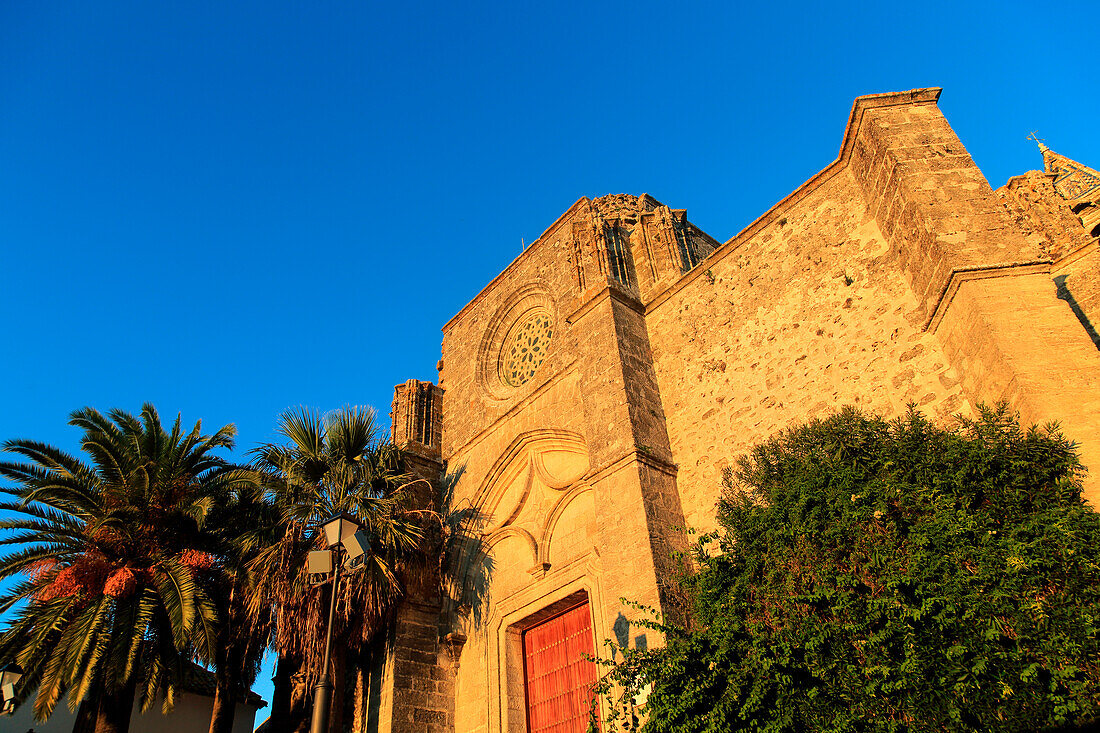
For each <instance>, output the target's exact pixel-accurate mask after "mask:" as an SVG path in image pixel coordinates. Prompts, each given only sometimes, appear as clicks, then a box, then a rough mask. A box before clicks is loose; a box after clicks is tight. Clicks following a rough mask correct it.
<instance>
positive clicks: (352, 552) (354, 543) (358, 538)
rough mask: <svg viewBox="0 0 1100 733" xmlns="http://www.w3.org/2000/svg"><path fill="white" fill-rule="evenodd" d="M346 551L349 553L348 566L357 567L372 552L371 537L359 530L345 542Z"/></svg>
mask: <svg viewBox="0 0 1100 733" xmlns="http://www.w3.org/2000/svg"><path fill="white" fill-rule="evenodd" d="M344 549H345V550H347V553H348V566H349V567H355V566H356V565H359V564H360V563H362V562H363V559H362V558H363V556H364V555H366V554H367V551H368V550H370V536H369V535H368V534H367V533H366V532H365V531H363V530H359V531H358V532H356V533H355V534H353V535H352V536H351V537H348V538H347V539H345V540H344Z"/></svg>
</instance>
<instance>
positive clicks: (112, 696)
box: [95, 679, 137, 733]
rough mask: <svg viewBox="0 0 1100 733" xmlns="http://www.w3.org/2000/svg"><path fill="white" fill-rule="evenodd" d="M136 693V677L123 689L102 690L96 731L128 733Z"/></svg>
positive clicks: (102, 732)
mask: <svg viewBox="0 0 1100 733" xmlns="http://www.w3.org/2000/svg"><path fill="white" fill-rule="evenodd" d="M136 694H137V680H136V679H133V680H131V681H130V682H127V683H126V685H125V686H123V688H122V689H121V690H115V691H113V692H105V691H104V692H102V693H101V695H100V698H99V712H98V713H97V714H96V719H95V733H128V731H129V730H130V713H132V712H133V710H134V697H135V696H136Z"/></svg>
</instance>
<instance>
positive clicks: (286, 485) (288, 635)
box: [251, 407, 425, 731]
mask: <svg viewBox="0 0 1100 733" xmlns="http://www.w3.org/2000/svg"><path fill="white" fill-rule="evenodd" d="M277 430H278V432H279V433H280V434H281V435H282V436H283V437H284V438H286V439H287V443H286V444H283V445H279V444H267V445H263V446H260V447H259V448H257V449H256V450H255V451H254V456H255V461H254V465H255V467H256V469H257V470H258V471H260V472H262V474H263V475H264V476H265V485H266V487H267V490H268V496H269V499H270V501H271V502H272V504H273V505H274V506H275V507H276V508H277V510H278V512H279V514H280V517H281V523H280V532H279V538H278V540H277V541H276V542H274V543H272V544H271V545H270V546H268V547H267V548H265V549H264V550H263V551H261V552H260V553H259V555H258V556H257V558H256V560H255V561H254V562H253V564H252V574H253V578H254V583H255V589H254V590H255V592H254V594H253V598H252V605H251V611H252V612H253V613H260V612H262V611H264V610H265V609H266V610H269V611H270V613H271V618H272V637H271V645H272V648H273V649H274V651H276V652H277V654H278V662H277V667H276V688H275V695H274V698H273V700H272V707H271V721H272V723H273V724H274V725H275V728H274V729H273V730H276V731H289V730H293V729H294V728H295V727H297V726H298V725H300V724H301V723H302V722H303V721H304V717H305V714H306V709H307V707H308V698H307V695H308V692H307V691H308V690H309V689H310V688H311V687H312V683H313V682H314V681H316V679H317V678H318V677H319V675H320V674H321V673H322V670H321V658H322V649H321V635H320V633H319V630H320V629H322V628H323V619H325V618H326V617H327V615H326V612H327V603H328V597H329V596H328V594H327V593H324V594H322V593H320V592H318V591H316V590H314V589H311V588H310V586H309V582H308V577H307V575H306V571H305V560H306V555H307V553H308V552H309V551H310V550H314V549H319V548H320V547H321V546H322V540H321V538H320V533H319V527H320V524H321V523H322V522H324V520H325V519H327V518H328V517H330V516H332V515H334V514H338V513H347V514H350V515H352V516H353V517H355V518H356V519H357V520H358V521H359V523H360V525H361V526H362V527H363V528H364V530H365V531H366V532H367V533H368V535H369V536H370V537H371V547H370V551H369V552H367V553H366V555H364V557H363V564H362V565H361V566H360V567H359V569H358V570H357V572H355V573H354V574H352V575H350V576H349V577H348V578H347V580H346V581H345V582H343V583H342V584H341V585H340V588H339V589H338V592H337V594H336V599H335V602H336V604H337V606H336V618H335V628H334V630H333V637H334V639H335V640H336V642H335V643H334V649H336V650H341V651H342V652H346V651H347V650H349V649H350V650H351V651H352V652H353V653H354V652H356V651H358V650H360V649H361V648H362V647H363V646H364V645H365V644H366V642H368V641H369V640H370V639H371V638H372V637H373V636H374V633H375V631H377V629H378V628H379V627H380V626H381V623H382V620H383V619H384V617H385V615H386V613H387V612H388V610H389V609H390V608H391V607H392V606H393V604H394V603H395V602H396V601H397V600H398V599H399V598H400V597H401V591H402V585H401V582H400V580H399V577H398V572H399V569H400V567H401V565H402V564H403V563H405V562H406V561H407V559H408V558H410V557H413V556H415V555H416V554H417V551H418V550H419V549H420V544H421V542H422V540H423V539H424V534H425V533H424V529H423V525H424V521H423V520H424V513H423V512H418V511H417V510H416V508H413V507H411V506H409V504H408V496H407V494H406V492H404V491H402V490H400V489H397V488H395V487H398V485H399V484H400V483H401V481H402V479H403V478H404V477H403V476H402V475H401V473H400V470H399V466H400V454H399V452H398V451H397V450H396V449H395V448H394V447H393V445H392V444H389V443H387V442H384V441H383V440H382V439H381V438H380V436H379V432H378V429H377V427H376V425H375V422H374V411H373V410H371V409H370V408H358V407H345V408H343V409H341V410H338V411H336V412H334V413H331V414H329V415H327V416H325V417H321V416H320V415H319V414H318V413H316V412H313V411H310V410H306V409H297V410H289V411H287V412H285V413H283V415H281V416H280V418H279V421H278V427H277ZM346 659H347V657H346V654H345V653H337V654H334V655H333V667H334V670H335V676H336V684H335V695H334V699H333V705H332V710H333V716H332V722H331V725H332V729H333V730H341V729H342V728H341V725H342V722H341V721H342V714H343V701H342V693H343V689H344V685H343V684H342V676H343V668H344V663H345V661H346ZM292 675H294V676H296V677H297V678H298V679H299V680H300V683H299V685H298V687H297V692H296V694H293V693H292V691H291V689H290V678H291V676H292Z"/></svg>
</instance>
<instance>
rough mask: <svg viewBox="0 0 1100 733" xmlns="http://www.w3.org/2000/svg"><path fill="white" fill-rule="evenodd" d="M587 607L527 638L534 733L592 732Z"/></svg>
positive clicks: (529, 718)
mask: <svg viewBox="0 0 1100 733" xmlns="http://www.w3.org/2000/svg"><path fill="white" fill-rule="evenodd" d="M594 653H595V643H594V640H593V636H592V615H591V614H590V613H589V610H588V604H587V603H584V604H582V605H580V606H575V607H573V608H571V609H569V610H568V611H566V612H565V613H563V614H561V615H560V616H555V617H554V618H552V619H550V620H549V621H544V622H543V623H541V624H539V625H538V626H533V627H531V628H530V629H527V631H525V632H524V633H523V671H524V685H525V687H526V690H527V730H528V731H530V733H584V731H585V730H586V729H587V727H588V716H589V712H588V711H589V710H590V709H591V705H592V697H593V689H592V687H593V685H595V683H596V663H595V662H592V661H589V660H588V659H587V658H586V657H585V655H586V654H589V655H592V654H594Z"/></svg>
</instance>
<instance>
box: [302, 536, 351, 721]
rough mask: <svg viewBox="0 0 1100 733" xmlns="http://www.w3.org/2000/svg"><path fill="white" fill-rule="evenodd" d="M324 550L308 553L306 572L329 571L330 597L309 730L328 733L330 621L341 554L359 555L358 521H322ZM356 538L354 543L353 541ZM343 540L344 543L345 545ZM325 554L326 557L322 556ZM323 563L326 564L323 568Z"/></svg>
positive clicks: (338, 583) (333, 608) (330, 697)
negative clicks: (325, 548) (321, 658)
mask: <svg viewBox="0 0 1100 733" xmlns="http://www.w3.org/2000/svg"><path fill="white" fill-rule="evenodd" d="M322 530H323V531H324V534H325V543H326V544H327V545H328V547H329V549H328V550H320V551H317V552H311V553H309V555H310V557H309V565H308V570H309V572H315V571H317V572H329V570H331V571H332V572H333V577H332V599H331V601H330V602H329V606H328V627H327V628H326V629H325V655H324V662H323V664H322V665H321V678H320V679H319V680H317V684H316V685H314V687H313V721H312V723H311V725H310V728H309V730H310V733H328V717H329V708H330V707H331V705H332V680H331V679H329V674H328V664H329V655H330V653H331V651H332V621H333V618H334V617H335V615H336V591H337V588H338V587H339V585H340V571H341V570H342V569H343V566H344V563H343V561H342V558H341V555H344V554H346V555H347V556H348V560H355V559H356V558H358V557H359V556H361V555H362V554H363V548H362V545H363V539H364V538H363V532H362V531H360V528H359V523H358V522H356V521H355V520H354V519H353V518H352V517H350V516H349V515H347V514H336V515H333V516H331V517H329V518H328V519H326V520H325V522H324V524H323V525H322ZM356 540H358V542H357V541H356ZM345 541H347V542H348V544H347V545H345V544H344V543H345ZM322 556H327V557H322ZM326 566H327V567H326Z"/></svg>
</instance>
